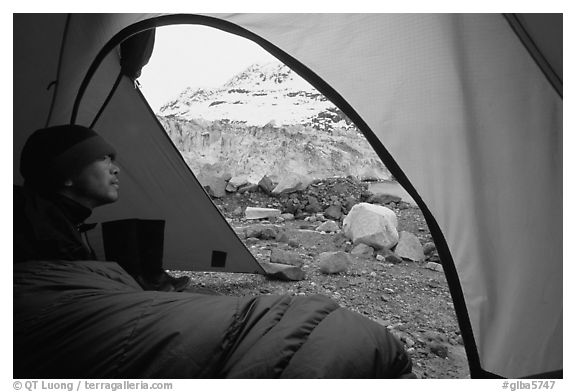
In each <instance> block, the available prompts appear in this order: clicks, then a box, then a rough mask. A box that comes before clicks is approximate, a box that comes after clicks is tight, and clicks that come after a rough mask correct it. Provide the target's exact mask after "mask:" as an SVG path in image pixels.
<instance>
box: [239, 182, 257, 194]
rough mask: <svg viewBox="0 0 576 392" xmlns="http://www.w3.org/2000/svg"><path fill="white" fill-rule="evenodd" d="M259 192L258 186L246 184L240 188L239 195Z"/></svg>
mask: <svg viewBox="0 0 576 392" xmlns="http://www.w3.org/2000/svg"><path fill="white" fill-rule="evenodd" d="M257 190H258V184H244V185H242V186H241V187H239V188H238V193H246V192H256V191H257Z"/></svg>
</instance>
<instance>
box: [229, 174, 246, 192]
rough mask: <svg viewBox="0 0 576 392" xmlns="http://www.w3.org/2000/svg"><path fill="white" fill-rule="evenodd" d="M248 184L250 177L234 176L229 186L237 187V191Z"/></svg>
mask: <svg viewBox="0 0 576 392" xmlns="http://www.w3.org/2000/svg"><path fill="white" fill-rule="evenodd" d="M245 184H248V177H246V176H234V177H232V178H231V179H230V181H228V185H231V186H232V187H235V188H236V189H238V188H240V187H241V186H242V185H245Z"/></svg>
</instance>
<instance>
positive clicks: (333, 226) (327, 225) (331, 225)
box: [316, 220, 340, 233]
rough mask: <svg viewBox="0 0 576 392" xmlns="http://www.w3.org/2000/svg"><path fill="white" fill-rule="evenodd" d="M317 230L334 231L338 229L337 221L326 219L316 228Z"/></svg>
mask: <svg viewBox="0 0 576 392" xmlns="http://www.w3.org/2000/svg"><path fill="white" fill-rule="evenodd" d="M316 230H317V231H325V232H327V233H335V232H337V231H338V230H340V227H339V226H338V223H336V222H334V221H331V220H329V221H326V222H324V223H322V224H321V225H320V226H318V227H317V228H316Z"/></svg>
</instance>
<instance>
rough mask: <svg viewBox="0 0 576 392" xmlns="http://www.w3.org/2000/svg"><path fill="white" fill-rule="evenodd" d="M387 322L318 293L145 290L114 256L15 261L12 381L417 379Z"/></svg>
mask: <svg viewBox="0 0 576 392" xmlns="http://www.w3.org/2000/svg"><path fill="white" fill-rule="evenodd" d="M411 368H412V364H411V361H410V359H409V358H408V356H407V354H406V352H405V351H404V349H403V347H402V345H401V343H400V342H399V341H397V340H396V339H395V338H394V337H393V336H392V335H391V334H390V333H389V332H388V331H387V330H386V328H384V327H382V326H380V325H378V324H377V323H375V322H373V321H371V320H369V319H367V318H365V317H363V316H361V315H359V314H357V313H354V312H351V311H349V310H346V309H343V308H341V307H339V306H338V305H337V304H336V303H335V302H334V301H332V300H330V299H329V298H327V297H324V296H321V295H315V296H306V297H304V296H302V297H300V296H298V297H291V296H276V295H266V296H254V297H232V296H212V295H204V294H195V293H186V292H156V291H143V290H142V288H141V287H140V286H139V285H138V283H137V282H136V281H135V280H134V279H133V278H132V277H131V276H130V275H128V273H126V272H125V271H124V270H123V269H122V268H121V267H120V266H119V265H118V264H116V263H114V262H101V261H28V262H22V263H16V264H14V377H15V378H21V379H23V378H277V377H281V378H367V377H372V378H398V377H402V378H412V377H414V375H413V374H412V373H411Z"/></svg>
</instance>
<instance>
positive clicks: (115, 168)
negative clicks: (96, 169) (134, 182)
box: [112, 163, 120, 175]
mask: <svg viewBox="0 0 576 392" xmlns="http://www.w3.org/2000/svg"><path fill="white" fill-rule="evenodd" d="M118 173H120V167H119V166H118V165H117V164H116V163H112V174H114V175H117V174H118Z"/></svg>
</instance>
